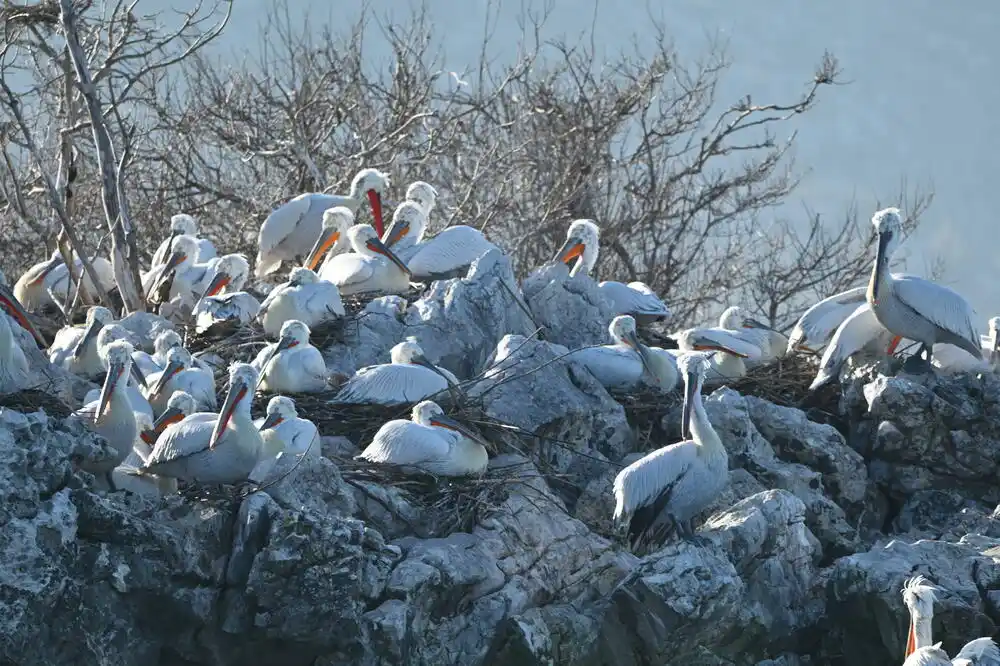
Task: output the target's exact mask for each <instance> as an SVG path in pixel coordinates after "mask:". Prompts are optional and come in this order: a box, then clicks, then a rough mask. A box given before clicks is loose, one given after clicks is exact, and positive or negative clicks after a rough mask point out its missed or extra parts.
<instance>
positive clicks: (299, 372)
mask: <svg viewBox="0 0 1000 666" xmlns="http://www.w3.org/2000/svg"><path fill="white" fill-rule="evenodd" d="M253 366H254V369H255V370H256V371H257V372H258V373H260V389H261V390H262V391H268V392H271V393H318V392H320V391H324V390H326V389H327V387H328V384H327V377H328V376H329V373H328V372H327V369H326V363H325V362H324V361H323V355H322V354H321V353H320V351H319V350H318V349H316V348H315V347H313V346H312V345H311V344H309V327H308V326H306V325H305V324H303V323H302V322H301V321H298V320H296V319H293V320H291V321H286V322H285V323H284V325H283V326H282V327H281V334H280V335H279V336H278V341H277V342H276V343H271V344H269V345H267V346H265V347H264V348H263V349H261V350H260V353H259V354H257V358H255V359H254V360H253Z"/></svg>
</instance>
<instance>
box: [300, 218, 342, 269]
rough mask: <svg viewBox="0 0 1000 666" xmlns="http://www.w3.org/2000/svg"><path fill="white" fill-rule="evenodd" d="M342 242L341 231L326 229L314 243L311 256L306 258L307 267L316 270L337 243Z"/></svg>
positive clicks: (310, 251) (310, 252)
mask: <svg viewBox="0 0 1000 666" xmlns="http://www.w3.org/2000/svg"><path fill="white" fill-rule="evenodd" d="M338 240H340V231H339V230H337V229H326V228H324V229H323V230H322V231H321V232H320V234H319V238H317V239H316V242H315V243H313V246H312V249H311V250H309V256H308V257H306V263H305V266H306V268H308V269H309V270H311V271H314V270H316V267H317V266H319V262H321V261H322V260H323V257H324V256H326V253H327V252H329V251H330V248H332V247H333V246H334V245H336V243H337V241H338Z"/></svg>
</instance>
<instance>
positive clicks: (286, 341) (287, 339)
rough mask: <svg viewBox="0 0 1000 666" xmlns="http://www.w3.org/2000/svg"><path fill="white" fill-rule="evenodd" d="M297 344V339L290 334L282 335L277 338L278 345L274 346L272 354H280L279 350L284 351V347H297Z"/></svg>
mask: <svg viewBox="0 0 1000 666" xmlns="http://www.w3.org/2000/svg"><path fill="white" fill-rule="evenodd" d="M298 344H299V341H298V340H296V339H295V338H293V337H292V336H290V335H288V336H284V337H282V338H281V339H280V340H278V345H277V346H276V347H275V348H274V355H275V356H277V355H278V354H280V353H281V352H283V351H285V350H286V349H291V348H292V347H297V346H298ZM272 358H273V357H272Z"/></svg>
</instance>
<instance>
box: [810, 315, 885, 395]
mask: <svg viewBox="0 0 1000 666" xmlns="http://www.w3.org/2000/svg"><path fill="white" fill-rule="evenodd" d="M880 337H891V334H890V333H889V331H887V330H886V328H885V327H884V326H883V325H882V324H881V323H880V322H879V320H878V319H877V318H876V317H875V313H874V312H872V309H871V307H870V306H869V305H868V303H862V304H861V305H859V306H857V307H856V308H855V309H854V312H852V313H851V315H850V316H849V317H847V318H846V319H845V320H844V321H843V322H842V323H841V324H840V326H838V327H837V330H836V332H834V334H833V338H831V339H830V344H828V345H827V346H826V349H825V350H824V351H823V358H822V359H821V360H820V362H819V372H818V373H817V374H816V378H815V379H814V380H813V383H812V385H811V386H810V387H809V388H810V389H811V390H815V389H817V388H819V387H820V386H823V385H824V384H826V383H828V382H830V381H832V380H834V379H836V378H837V375H839V374H840V368H841V367H843V365H844V362H845V361H847V359H848V358H850V357H851V356H853V355H854V354H857V353H858V352H859V351H861V350H862V349H864V348H865V347H866V346H868V345H869V344H871V343H872V342H875V341H876V340H878V339H879V338H880ZM886 344H888V341H887V342H886Z"/></svg>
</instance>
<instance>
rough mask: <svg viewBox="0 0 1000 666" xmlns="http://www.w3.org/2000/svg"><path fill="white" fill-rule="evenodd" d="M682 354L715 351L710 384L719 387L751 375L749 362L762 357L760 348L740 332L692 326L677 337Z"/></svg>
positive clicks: (711, 358) (710, 369)
mask: <svg viewBox="0 0 1000 666" xmlns="http://www.w3.org/2000/svg"><path fill="white" fill-rule="evenodd" d="M677 346H678V348H679V350H680V352H681V353H683V352H692V351H708V352H715V353H714V354H712V355H711V356H710V357H709V361H708V371H707V379H706V380H705V383H706V385H708V386H716V385H718V384H724V383H726V382H730V381H733V380H736V379H739V378H741V377H743V376H744V375H746V374H747V366H746V361H747V360H748V359H749V360H754V361H756V360H759V359H760V349H759V348H758V347H757V346H756V345H753V344H751V343H750V342H748V341H747V340H745V339H744V338H742V337H740V335H739V331H731V330H728V329H725V328H689V329H687V330H684V331H681V332H680V333H679V334H678V336H677Z"/></svg>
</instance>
